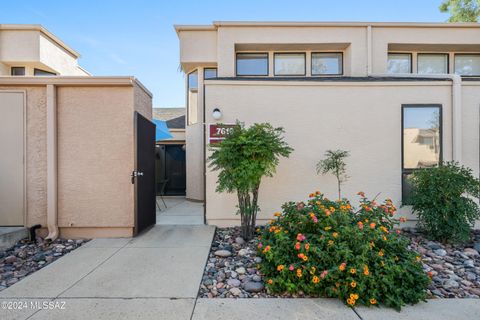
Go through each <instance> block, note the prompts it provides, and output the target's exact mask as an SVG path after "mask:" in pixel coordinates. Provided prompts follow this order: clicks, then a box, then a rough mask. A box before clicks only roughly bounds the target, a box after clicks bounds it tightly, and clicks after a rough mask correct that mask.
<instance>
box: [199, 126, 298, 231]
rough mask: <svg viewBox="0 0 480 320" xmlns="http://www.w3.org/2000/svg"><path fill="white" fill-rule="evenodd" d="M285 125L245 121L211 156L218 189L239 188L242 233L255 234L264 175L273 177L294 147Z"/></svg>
mask: <svg viewBox="0 0 480 320" xmlns="http://www.w3.org/2000/svg"><path fill="white" fill-rule="evenodd" d="M283 133H284V130H283V128H274V127H272V126H271V125H270V124H268V123H255V124H253V125H252V126H250V127H248V128H246V127H245V126H244V125H243V124H242V123H240V122H237V125H236V126H234V127H233V128H232V130H231V131H230V132H229V133H228V134H227V136H226V138H225V139H224V140H223V141H222V142H221V143H220V144H219V145H217V146H216V147H215V148H212V151H213V152H212V154H211V156H210V157H209V159H208V160H209V161H210V168H212V169H213V170H214V171H216V170H218V171H219V173H218V180H217V188H216V191H218V192H223V191H226V192H236V193H237V197H238V213H240V218H241V225H242V236H243V238H244V239H245V240H249V239H251V238H252V237H253V234H254V231H255V224H256V220H257V213H258V211H259V207H258V191H259V189H260V182H261V180H262V178H263V177H272V176H273V174H274V173H275V169H276V167H277V165H278V163H279V161H280V157H288V156H289V155H290V153H291V152H292V151H293V149H292V148H290V147H289V145H288V144H287V143H286V142H285V140H284V138H283Z"/></svg>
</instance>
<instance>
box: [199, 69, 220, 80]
mask: <svg viewBox="0 0 480 320" xmlns="http://www.w3.org/2000/svg"><path fill="white" fill-rule="evenodd" d="M207 70H215V74H216V76H215V77H213V78H207V77H206V76H205V75H206V71H207ZM215 78H218V68H217V67H206V68H203V80H210V79H215Z"/></svg>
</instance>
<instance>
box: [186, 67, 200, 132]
mask: <svg viewBox="0 0 480 320" xmlns="http://www.w3.org/2000/svg"><path fill="white" fill-rule="evenodd" d="M187 77H188V79H187V95H188V96H187V110H188V112H187V121H188V122H187V123H188V124H189V125H191V124H195V123H197V122H198V70H195V71H193V72H191V73H189V74H188V76H187Z"/></svg>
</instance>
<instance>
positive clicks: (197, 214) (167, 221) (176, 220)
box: [157, 197, 203, 225]
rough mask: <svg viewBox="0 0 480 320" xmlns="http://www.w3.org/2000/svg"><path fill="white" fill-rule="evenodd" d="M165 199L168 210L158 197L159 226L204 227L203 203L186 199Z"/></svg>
mask: <svg viewBox="0 0 480 320" xmlns="http://www.w3.org/2000/svg"><path fill="white" fill-rule="evenodd" d="M163 198H164V200H165V204H166V205H167V207H166V208H165V206H164V204H163V202H162V200H161V198H160V197H157V204H158V206H157V224H161V225H203V202H196V201H190V200H186V199H185V197H163ZM158 207H160V209H161V210H159V209H158Z"/></svg>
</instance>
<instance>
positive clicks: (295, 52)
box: [273, 51, 307, 77]
mask: <svg viewBox="0 0 480 320" xmlns="http://www.w3.org/2000/svg"><path fill="white" fill-rule="evenodd" d="M278 54H280V55H282V54H283V55H289V54H292V55H293V54H298V55H302V56H303V74H276V73H275V57H276V56H277V55H278ZM306 75H307V53H306V52H305V51H303V52H302V51H298V52H297V51H278V52H273V76H274V77H305V76H306Z"/></svg>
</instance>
